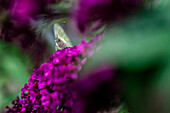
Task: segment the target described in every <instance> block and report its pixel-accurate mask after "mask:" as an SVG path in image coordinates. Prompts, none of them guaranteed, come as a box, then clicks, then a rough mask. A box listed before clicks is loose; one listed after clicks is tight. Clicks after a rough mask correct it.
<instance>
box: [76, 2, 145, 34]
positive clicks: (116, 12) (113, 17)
mask: <svg viewBox="0 0 170 113" xmlns="http://www.w3.org/2000/svg"><path fill="white" fill-rule="evenodd" d="M144 1H145V0H79V1H78V3H77V6H76V8H75V9H74V11H73V18H74V19H75V21H76V22H77V26H78V28H79V30H80V31H81V32H85V31H86V30H87V28H90V27H91V29H92V30H96V29H98V28H99V27H100V26H101V25H103V24H105V23H109V22H112V21H117V20H120V19H122V18H123V17H125V16H127V15H129V14H131V13H132V12H134V11H136V10H137V9H139V7H140V6H141V4H142V3H143V2H144ZM92 23H93V25H92ZM94 23H96V24H94Z"/></svg>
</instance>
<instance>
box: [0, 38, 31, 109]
mask: <svg viewBox="0 0 170 113" xmlns="http://www.w3.org/2000/svg"><path fill="white" fill-rule="evenodd" d="M0 59H1V63H0V109H1V110H3V109H4V108H5V106H6V105H7V104H9V103H11V102H12V100H13V99H15V97H16V96H17V95H18V94H19V91H20V89H21V88H22V87H23V86H24V84H25V83H27V81H28V78H29V76H28V75H29V74H30V73H29V70H30V69H31V67H32V66H31V63H30V62H29V59H28V58H27V57H26V56H25V55H24V54H22V53H21V52H20V50H19V49H18V48H17V47H16V46H14V45H11V44H8V43H5V42H2V41H0ZM18 96H19V95H18ZM0 112H2V111H0Z"/></svg>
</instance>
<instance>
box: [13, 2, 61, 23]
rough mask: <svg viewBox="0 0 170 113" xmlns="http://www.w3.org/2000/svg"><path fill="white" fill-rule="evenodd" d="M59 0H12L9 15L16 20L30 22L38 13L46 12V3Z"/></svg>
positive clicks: (47, 8)
mask: <svg viewBox="0 0 170 113" xmlns="http://www.w3.org/2000/svg"><path fill="white" fill-rule="evenodd" d="M56 1H59V0H14V1H13V3H12V5H11V7H10V16H11V18H12V20H14V21H17V22H22V23H26V22H30V20H31V19H36V18H37V17H39V16H40V15H44V14H47V13H48V10H49V7H48V5H50V4H52V3H55V2H56Z"/></svg>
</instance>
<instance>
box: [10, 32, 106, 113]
mask: <svg viewBox="0 0 170 113" xmlns="http://www.w3.org/2000/svg"><path fill="white" fill-rule="evenodd" d="M102 36H103V34H99V35H97V36H96V38H95V39H94V40H92V41H90V42H89V43H86V42H85V41H82V43H81V44H79V45H77V46H74V47H67V48H64V49H62V50H58V51H57V52H56V53H55V54H52V55H51V56H50V58H49V59H48V60H47V62H46V63H44V64H42V65H41V66H40V68H38V69H36V70H34V73H32V75H31V77H30V78H29V81H28V84H25V85H24V88H22V89H21V99H18V98H17V100H16V101H14V103H13V107H12V108H9V107H8V111H7V113H12V112H20V113H21V112H26V113H27V112H30V113H42V112H47V113H61V112H62V113H68V112H71V110H72V106H73V104H74V103H75V101H76V95H75V94H74V92H70V91H69V90H67V84H69V83H71V82H73V81H75V80H77V78H78V73H79V72H80V70H81V67H82V65H83V64H84V59H86V58H87V57H88V55H89V53H91V52H92V51H94V48H95V46H96V43H97V42H98V41H99V40H100V38H101V37H102ZM82 61H83V63H82Z"/></svg>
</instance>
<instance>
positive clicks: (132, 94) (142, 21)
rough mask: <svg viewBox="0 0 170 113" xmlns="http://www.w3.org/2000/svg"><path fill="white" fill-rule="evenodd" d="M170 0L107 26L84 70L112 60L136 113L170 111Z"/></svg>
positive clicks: (126, 95) (127, 101)
mask: <svg viewBox="0 0 170 113" xmlns="http://www.w3.org/2000/svg"><path fill="white" fill-rule="evenodd" d="M169 9H170V2H169V1H168V0H162V1H161V2H160V4H158V5H157V6H154V7H152V8H149V9H147V8H146V9H144V10H142V11H140V12H139V13H138V14H136V15H133V16H131V17H129V18H128V19H126V20H124V21H123V22H122V21H121V22H120V23H114V24H113V26H111V27H110V28H109V29H107V30H106V33H105V36H104V37H103V39H102V42H101V49H100V51H99V52H98V53H97V54H95V55H94V56H93V57H92V58H91V59H89V60H88V62H87V64H86V66H85V67H84V71H87V70H91V69H93V68H94V67H96V66H98V65H103V64H104V63H107V64H111V65H113V66H114V67H115V69H116V70H118V72H117V74H118V75H119V76H120V80H121V82H122V84H123V89H122V90H123V92H124V93H123V97H124V98H125V102H126V103H127V105H128V106H129V107H130V109H131V111H132V112H133V113H169V112H170V108H169V106H170V90H169V89H170V32H169V29H170V13H169Z"/></svg>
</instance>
